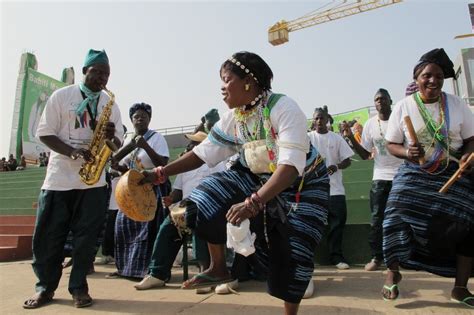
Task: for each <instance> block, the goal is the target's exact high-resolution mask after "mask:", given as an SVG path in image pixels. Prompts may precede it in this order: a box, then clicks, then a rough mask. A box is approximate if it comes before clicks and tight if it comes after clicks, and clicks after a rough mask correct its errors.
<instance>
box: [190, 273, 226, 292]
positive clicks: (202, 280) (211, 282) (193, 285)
mask: <svg viewBox="0 0 474 315" xmlns="http://www.w3.org/2000/svg"><path fill="white" fill-rule="evenodd" d="M231 281H233V280H232V278H231V277H230V276H228V277H225V278H218V277H213V276H210V275H208V274H205V273H199V274H197V275H195V276H194V277H192V278H191V279H189V280H187V281H186V282H184V283H183V285H182V286H181V288H182V289H185V290H191V289H199V288H206V287H213V286H216V285H219V284H223V283H227V282H231Z"/></svg>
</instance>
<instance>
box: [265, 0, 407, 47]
mask: <svg viewBox="0 0 474 315" xmlns="http://www.w3.org/2000/svg"><path fill="white" fill-rule="evenodd" d="M347 2H348V1H346V0H344V1H342V3H339V4H337V3H335V5H333V6H332V7H330V8H328V9H324V7H322V8H321V9H318V10H316V11H314V12H311V13H309V14H306V15H305V16H302V17H300V18H297V19H294V20H292V21H285V20H282V21H280V22H277V23H276V24H275V25H273V26H271V27H270V28H269V29H268V41H269V42H270V43H271V44H272V45H274V46H276V45H280V44H283V43H286V42H287V41H288V33H289V32H293V31H297V30H300V29H303V28H307V27H311V26H314V25H317V24H322V23H326V22H330V21H333V20H337V19H341V18H344V17H347V16H351V15H354V14H358V13H363V12H367V11H370V10H375V9H378V8H381V7H385V6H388V5H392V4H397V3H400V2H402V0H357V1H356V2H353V1H352V2H349V3H347Z"/></svg>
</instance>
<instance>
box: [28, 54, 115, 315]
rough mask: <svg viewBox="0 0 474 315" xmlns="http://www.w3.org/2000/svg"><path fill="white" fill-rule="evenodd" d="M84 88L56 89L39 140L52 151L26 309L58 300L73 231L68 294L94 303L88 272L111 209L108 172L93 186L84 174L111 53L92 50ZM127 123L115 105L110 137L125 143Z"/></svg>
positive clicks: (81, 301)
mask: <svg viewBox="0 0 474 315" xmlns="http://www.w3.org/2000/svg"><path fill="white" fill-rule="evenodd" d="M82 73H83V74H84V79H83V81H82V82H81V83H80V84H79V85H70V86H66V87H64V88H61V89H59V90H56V91H55V92H54V93H53V94H52V95H51V97H50V98H49V99H48V102H47V103H46V106H45V109H44V111H43V114H42V116H41V120H40V122H39V125H38V129H37V131H36V135H37V137H39V139H40V141H41V142H43V143H44V144H45V145H47V146H48V147H49V148H50V149H51V156H50V160H49V164H48V169H47V172H46V178H45V180H44V183H43V186H42V188H41V192H40V195H39V197H38V209H37V218H36V225H35V232H34V235H33V264H32V265H33V270H34V272H35V274H36V277H37V278H38V282H37V283H36V294H35V295H33V296H32V297H31V298H29V299H28V300H26V301H25V302H24V304H23V307H24V308H28V309H31V308H38V307H40V306H43V305H45V304H47V303H49V302H51V301H52V299H53V296H54V292H55V290H56V288H57V287H58V284H59V280H60V279H61V274H62V265H61V263H62V261H63V248H64V243H65V241H66V237H67V234H68V232H69V231H71V232H72V234H73V242H74V249H73V253H72V258H73V260H74V264H73V267H72V270H71V275H70V278H69V285H68V290H69V292H70V293H71V294H72V297H73V301H74V306H76V307H86V306H90V305H91V304H92V298H91V297H90V295H89V292H88V291H89V289H88V285H87V279H86V275H87V271H88V269H89V267H90V265H91V263H92V261H93V260H94V255H95V243H96V238H97V235H98V230H99V229H100V228H101V227H102V225H103V222H104V218H105V211H106V210H107V191H106V182H105V176H104V174H102V175H101V178H100V179H99V181H98V182H97V183H96V184H93V185H87V184H85V183H83V182H82V181H81V179H80V176H79V174H78V173H79V170H80V168H81V165H82V163H84V160H86V161H90V160H91V159H92V158H93V156H92V153H91V152H90V151H89V149H88V148H89V144H90V142H91V140H92V138H93V133H94V130H93V129H94V127H95V125H96V121H97V120H98V119H99V118H100V115H101V113H102V111H103V110H104V107H105V105H106V104H107V103H108V101H109V96H108V94H107V93H105V92H103V91H102V90H103V89H104V88H105V86H106V84H107V82H108V79H109V75H110V66H109V59H108V57H107V54H106V53H105V51H103V50H102V51H97V50H92V49H91V50H90V51H89V53H88V54H87V56H86V60H85V62H84V67H83V68H82ZM122 126H123V124H122V120H121V117H120V111H119V108H118V106H117V104H115V103H114V105H113V106H112V112H111V115H110V118H109V122H108V123H107V125H106V128H105V129H106V130H105V137H106V138H108V139H110V140H112V141H113V142H115V143H116V144H117V145H120V140H119V139H122V136H123V127H122Z"/></svg>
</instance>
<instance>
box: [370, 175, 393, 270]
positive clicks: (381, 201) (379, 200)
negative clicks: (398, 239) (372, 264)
mask: <svg viewBox="0 0 474 315" xmlns="http://www.w3.org/2000/svg"><path fill="white" fill-rule="evenodd" d="M391 189H392V181H389V180H374V181H373V182H372V188H371V189H370V212H371V215H372V219H371V222H370V232H369V245H370V250H371V252H372V257H373V258H375V259H376V260H378V261H383V250H382V239H383V228H382V224H383V218H384V212H385V207H386V206H387V200H388V195H389V194H390V190H391Z"/></svg>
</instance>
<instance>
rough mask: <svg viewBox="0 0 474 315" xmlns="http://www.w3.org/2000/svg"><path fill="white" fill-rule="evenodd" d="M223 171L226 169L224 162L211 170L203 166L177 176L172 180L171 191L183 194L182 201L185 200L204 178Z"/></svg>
mask: <svg viewBox="0 0 474 315" xmlns="http://www.w3.org/2000/svg"><path fill="white" fill-rule="evenodd" d="M225 170H226V167H225V163H224V162H221V163H219V164H217V165H216V166H215V167H213V168H209V167H208V166H207V165H206V164H203V165H201V167H199V168H197V169H195V170H192V171H189V172H185V173H181V174H178V176H176V179H175V180H174V183H173V189H179V190H181V191H182V192H183V199H184V198H187V197H188V196H189V195H190V194H191V192H192V191H193V189H194V188H196V187H197V186H198V185H199V183H200V182H201V181H202V179H203V178H204V177H207V176H209V175H211V174H213V173H217V172H222V171H225Z"/></svg>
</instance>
